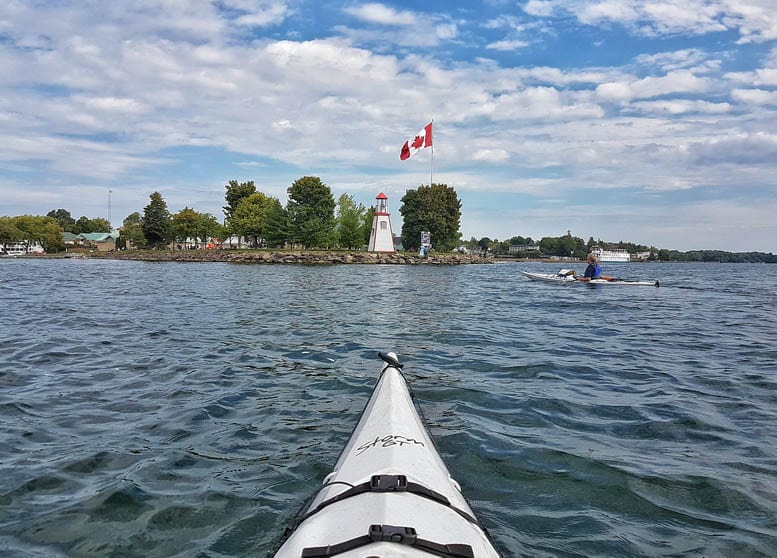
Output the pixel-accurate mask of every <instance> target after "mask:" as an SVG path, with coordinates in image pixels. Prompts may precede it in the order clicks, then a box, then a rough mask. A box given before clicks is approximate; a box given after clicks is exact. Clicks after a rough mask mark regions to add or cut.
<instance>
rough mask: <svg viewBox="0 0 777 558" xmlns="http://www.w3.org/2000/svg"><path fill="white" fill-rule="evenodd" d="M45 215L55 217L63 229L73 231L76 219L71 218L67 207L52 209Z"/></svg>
mask: <svg viewBox="0 0 777 558" xmlns="http://www.w3.org/2000/svg"><path fill="white" fill-rule="evenodd" d="M46 217H52V218H53V219H56V220H57V223H59V226H60V227H61V228H62V230H63V231H66V232H73V231H74V229H75V226H76V220H75V219H73V217H72V216H71V215H70V212H69V211H68V210H67V209H52V210H51V211H49V212H48V213H46Z"/></svg>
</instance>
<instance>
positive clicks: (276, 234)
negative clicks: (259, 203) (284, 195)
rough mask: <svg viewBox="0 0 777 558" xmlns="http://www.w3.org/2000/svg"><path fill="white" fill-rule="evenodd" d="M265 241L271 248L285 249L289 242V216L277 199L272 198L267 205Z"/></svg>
mask: <svg viewBox="0 0 777 558" xmlns="http://www.w3.org/2000/svg"><path fill="white" fill-rule="evenodd" d="M264 241H265V242H266V243H267V246H269V247H270V248H283V247H284V246H285V245H286V243H287V242H288V241H289V214H288V212H287V211H286V209H284V207H283V206H282V205H281V202H280V201H278V199H277V198H270V201H269V203H268V204H267V212H266V213H265V216H264Z"/></svg>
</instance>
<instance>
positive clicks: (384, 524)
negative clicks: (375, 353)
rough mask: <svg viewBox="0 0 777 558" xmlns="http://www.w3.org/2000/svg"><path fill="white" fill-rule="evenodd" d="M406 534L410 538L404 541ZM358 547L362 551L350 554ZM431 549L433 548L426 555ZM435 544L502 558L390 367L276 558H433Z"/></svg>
mask: <svg viewBox="0 0 777 558" xmlns="http://www.w3.org/2000/svg"><path fill="white" fill-rule="evenodd" d="M392 356H393V355H392ZM402 529H408V531H402V533H406V534H401V535H398V534H397V532H398V531H401V530H402ZM381 530H382V531H381ZM411 532H412V534H410V533H411ZM381 533H382V534H381ZM382 538H383V539H388V540H381V539H382ZM352 541H357V542H358V541H361V544H359V545H358V546H356V547H354V548H348V544H349V543H350V544H351V545H354V544H357V543H356V542H352ZM392 541H395V542H392ZM396 541H398V542H396ZM413 541H421V543H417V544H416V543H413V544H409V543H411V542H413ZM426 543H429V544H430V545H432V546H430V547H427V548H426V549H424V544H426ZM434 545H443V546H444V547H446V548H447V547H448V546H449V545H453V546H452V547H453V548H465V547H468V548H469V549H471V551H472V552H473V553H474V556H478V557H481V556H483V557H492V556H494V557H495V556H499V554H498V553H497V551H496V550H495V549H494V547H493V545H492V543H491V541H490V540H489V538H488V536H487V535H486V533H485V531H484V530H483V529H482V528H481V526H480V525H479V524H478V522H477V520H476V519H475V517H474V513H473V512H472V509H471V508H470V506H469V504H468V503H467V501H466V500H465V499H464V497H463V496H462V494H461V491H460V489H459V485H458V484H457V483H456V481H454V480H453V479H452V478H451V476H450V473H449V472H448V469H447V467H446V466H445V463H444V462H443V461H442V458H441V457H440V455H439V453H438V452H437V450H436V448H435V446H434V442H433V441H432V439H431V437H430V436H429V434H428V432H427V430H426V428H425V427H424V424H423V422H422V420H421V418H420V416H419V414H418V412H417V411H416V409H415V405H414V403H413V400H412V397H411V395H410V393H409V390H408V388H407V385H406V383H405V379H404V376H403V375H402V373H401V371H400V370H399V369H398V368H396V367H394V366H391V365H386V366H385V367H384V368H383V370H382V372H381V376H380V378H379V379H378V382H377V384H376V386H375V389H374V391H373V393H372V396H371V397H370V399H369V401H368V403H367V406H366V407H365V409H364V411H363V413H362V416H361V418H360V419H359V422H358V424H357V426H356V428H355V429H354V432H353V434H352V435H351V438H350V440H349V441H348V443H347V444H346V446H345V448H344V449H343V452H342V453H341V455H340V458H339V459H338V461H337V464H336V465H335V469H334V471H332V473H330V474H329V475H328V476H327V477H326V479H324V486H323V488H322V489H321V490H320V491H319V492H318V494H316V496H315V497H314V498H313V500H312V501H311V503H310V505H308V506H307V507H306V509H305V510H304V511H303V513H302V515H301V517H300V518H298V520H297V524H296V526H295V528H294V529H293V531H292V533H291V534H290V535H289V536H288V537H287V538H286V540H285V542H284V543H283V545H282V546H281V547H280V549H279V550H278V552H277V553H276V555H275V556H276V558H287V557H292V556H293V557H297V558H298V557H300V556H309V557H313V556H329V555H335V554H326V553H318V554H317V552H330V551H331V549H332V548H334V549H335V550H337V551H338V552H336V555H337V556H342V557H344V558H348V557H351V556H429V555H430V552H429V551H428V550H429V548H437V547H436V546H434ZM325 548H329V549H330V550H321V549H325ZM317 549H318V550H317ZM432 554H434V553H433V552H432ZM453 555H457V554H455V553H454V554H453ZM467 555H468V554H466V553H465V554H462V556H467Z"/></svg>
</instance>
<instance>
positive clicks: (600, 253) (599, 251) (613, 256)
mask: <svg viewBox="0 0 777 558" xmlns="http://www.w3.org/2000/svg"><path fill="white" fill-rule="evenodd" d="M591 252H593V253H594V254H596V257H598V258H599V261H600V262H628V261H631V256H629V251H628V250H623V249H622V248H616V249H615V250H605V249H604V248H600V247H599V246H594V247H593V248H592V249H591Z"/></svg>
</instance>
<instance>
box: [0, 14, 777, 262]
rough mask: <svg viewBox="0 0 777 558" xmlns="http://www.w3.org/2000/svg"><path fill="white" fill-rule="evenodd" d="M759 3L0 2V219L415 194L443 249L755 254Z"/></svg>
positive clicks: (770, 161)
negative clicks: (442, 221) (163, 205)
mask: <svg viewBox="0 0 777 558" xmlns="http://www.w3.org/2000/svg"><path fill="white" fill-rule="evenodd" d="M775 2H777V0H655V1H651V0H629V1H627V0H528V1H515V0H509V1H508V0H466V1H465V0H426V1H425V2H410V1H391V2H388V1H387V2H360V1H356V0H353V1H348V0H347V1H341V0H218V1H209V0H134V1H128V0H127V1H122V0H115V1H113V2H104V1H102V0H50V1H38V0H4V1H3V2H0V215H11V216H12V215H21V214H33V215H45V214H46V213H48V212H49V211H51V210H53V209H58V208H64V209H67V210H68V211H70V213H71V214H72V215H73V217H75V218H78V217H80V216H82V215H85V216H87V217H90V218H95V217H107V218H110V220H111V222H112V223H113V224H114V226H117V225H120V224H121V221H122V220H123V219H124V218H125V217H126V216H127V215H129V214H130V213H132V212H134V211H140V212H141V213H142V211H143V208H144V207H145V206H146V205H147V204H148V202H149V196H150V194H151V193H152V192H154V191H158V192H160V193H161V194H162V196H163V198H164V199H165V201H166V202H167V204H168V208H169V209H170V211H171V212H173V213H175V212H177V211H179V210H180V209H182V208H184V207H192V208H194V209H195V210H197V211H200V212H207V213H211V214H213V215H216V216H217V217H219V219H221V218H223V213H222V206H223V205H224V204H225V202H224V192H225V185H226V184H227V182H228V181H229V180H238V181H241V182H242V181H246V180H253V181H254V182H255V184H256V186H257V189H258V190H259V191H261V192H264V193H265V194H267V195H271V196H275V197H277V198H279V199H280V200H281V201H282V202H283V203H285V201H286V199H287V193H286V191H287V188H288V187H289V186H290V185H291V184H292V183H293V182H294V181H295V180H297V179H298V178H301V177H303V176H318V177H320V178H321V180H322V181H323V182H324V183H325V184H327V185H328V186H329V187H330V188H331V190H332V192H333V194H334V196H335V198H337V197H339V196H340V195H341V194H343V193H347V194H349V195H351V196H353V197H354V199H355V200H356V201H357V202H360V203H363V204H364V205H365V206H369V205H371V204H373V203H374V200H375V197H376V196H377V195H378V194H379V193H380V192H384V193H385V194H386V195H387V196H388V198H389V210H390V211H391V214H392V217H391V218H392V224H393V228H394V229H395V232H398V231H399V230H400V229H401V215H400V214H399V207H400V206H401V198H402V196H403V195H404V194H405V192H406V191H407V190H408V189H416V188H418V187H419V186H420V185H422V184H429V182H430V179H431V180H432V181H433V182H434V183H443V184H447V185H448V186H451V187H453V188H454V189H455V190H456V192H457V194H458V196H459V198H460V200H461V202H462V214H461V232H462V235H463V237H464V239H469V238H470V237H475V238H478V239H479V238H481V237H484V236H487V237H489V238H491V239H494V238H496V239H499V240H505V239H508V238H510V237H513V236H518V235H520V236H531V237H532V238H534V239H540V238H542V237H544V236H560V235H563V234H566V233H567V231H570V232H571V233H572V234H573V235H574V236H578V237H581V238H583V239H585V240H587V239H588V238H589V237H594V238H595V239H602V240H604V241H608V242H617V241H621V240H622V241H625V242H634V243H639V244H645V245H648V246H655V247H657V248H669V249H677V250H695V249H722V250H729V251H735V252H736V251H752V250H757V251H764V252H774V253H777V9H775V7H776V5H775ZM431 121H433V133H434V141H433V148H427V149H423V150H420V151H418V152H417V153H416V154H414V155H413V156H412V157H411V158H410V159H408V160H405V161H401V160H400V158H399V153H400V149H401V147H402V144H403V143H404V142H405V141H406V140H407V139H409V138H410V137H412V136H414V135H415V134H416V132H418V131H419V130H421V129H422V128H423V127H424V126H425V125H426V124H428V123H429V122H431Z"/></svg>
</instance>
